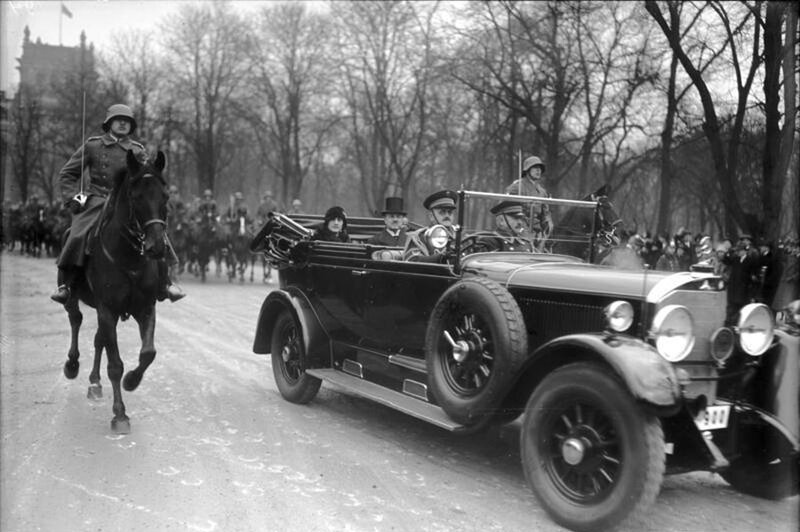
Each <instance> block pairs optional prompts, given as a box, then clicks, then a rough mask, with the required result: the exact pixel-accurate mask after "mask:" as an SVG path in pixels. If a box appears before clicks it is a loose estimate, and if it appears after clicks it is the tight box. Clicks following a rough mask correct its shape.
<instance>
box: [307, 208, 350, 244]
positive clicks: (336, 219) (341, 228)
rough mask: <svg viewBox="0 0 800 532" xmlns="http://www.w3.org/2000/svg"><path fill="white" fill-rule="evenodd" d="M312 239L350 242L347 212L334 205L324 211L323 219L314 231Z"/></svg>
mask: <svg viewBox="0 0 800 532" xmlns="http://www.w3.org/2000/svg"><path fill="white" fill-rule="evenodd" d="M313 239H314V240H324V241H325V242H350V235H348V234H347V214H346V213H345V212H344V209H343V208H341V207H339V206H334V207H331V208H330V209H328V210H327V211H325V219H324V220H323V221H322V224H320V225H319V227H317V229H316V230H315V231H314V236H313Z"/></svg>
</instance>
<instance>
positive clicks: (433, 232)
mask: <svg viewBox="0 0 800 532" xmlns="http://www.w3.org/2000/svg"><path fill="white" fill-rule="evenodd" d="M425 235H426V236H427V237H428V242H430V243H431V247H432V248H433V249H435V250H442V249H444V248H445V246H447V241H448V240H449V239H450V235H449V234H448V233H447V229H445V228H444V226H443V225H434V226H433V227H431V228H430V229H428V230H427V231H426V232H425Z"/></svg>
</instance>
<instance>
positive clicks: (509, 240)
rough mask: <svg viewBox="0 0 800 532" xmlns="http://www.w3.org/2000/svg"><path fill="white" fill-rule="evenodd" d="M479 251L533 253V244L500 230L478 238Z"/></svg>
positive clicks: (477, 246)
mask: <svg viewBox="0 0 800 532" xmlns="http://www.w3.org/2000/svg"><path fill="white" fill-rule="evenodd" d="M476 248H477V251H527V252H533V243H532V242H531V241H530V240H529V239H527V238H523V237H521V236H519V235H515V234H510V233H508V232H507V231H501V230H498V231H496V232H494V233H492V234H489V235H481V236H478V237H477V243H476Z"/></svg>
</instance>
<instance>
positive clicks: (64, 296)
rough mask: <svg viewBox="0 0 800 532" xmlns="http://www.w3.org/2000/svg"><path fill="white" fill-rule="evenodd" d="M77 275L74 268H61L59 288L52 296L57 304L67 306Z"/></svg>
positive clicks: (58, 280)
mask: <svg viewBox="0 0 800 532" xmlns="http://www.w3.org/2000/svg"><path fill="white" fill-rule="evenodd" d="M74 280H75V274H74V271H73V269H72V268H59V269H58V277H57V282H58V288H56V291H55V292H53V293H52V294H50V299H52V300H53V301H55V302H56V303H61V304H62V305H65V304H66V303H67V301H69V296H70V293H71V292H72V289H71V287H72V285H73V284H74Z"/></svg>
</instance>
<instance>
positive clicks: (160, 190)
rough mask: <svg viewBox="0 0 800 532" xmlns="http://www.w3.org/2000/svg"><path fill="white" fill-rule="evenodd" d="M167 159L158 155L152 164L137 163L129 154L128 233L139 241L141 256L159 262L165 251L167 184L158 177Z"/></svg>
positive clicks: (130, 153)
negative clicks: (131, 233) (156, 259)
mask: <svg viewBox="0 0 800 532" xmlns="http://www.w3.org/2000/svg"><path fill="white" fill-rule="evenodd" d="M165 165H166V158H165V157H164V154H163V153H162V152H160V151H159V152H158V155H157V156H156V159H155V161H145V162H140V161H139V160H138V159H137V158H136V155H134V153H133V151H128V157H127V166H128V177H127V181H126V183H127V186H126V187H125V188H126V189H127V197H128V204H129V213H130V217H129V218H130V223H129V229H130V230H131V231H132V232H135V233H138V235H139V237H140V238H141V240H142V252H143V253H144V254H145V255H146V256H148V257H151V258H162V257H163V256H164V251H165V249H166V246H165V243H164V232H165V230H166V226H167V222H166V220H167V200H168V199H169V194H168V192H167V184H166V182H165V181H164V178H163V177H162V175H161V173H162V171H163V170H164V166H165Z"/></svg>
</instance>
